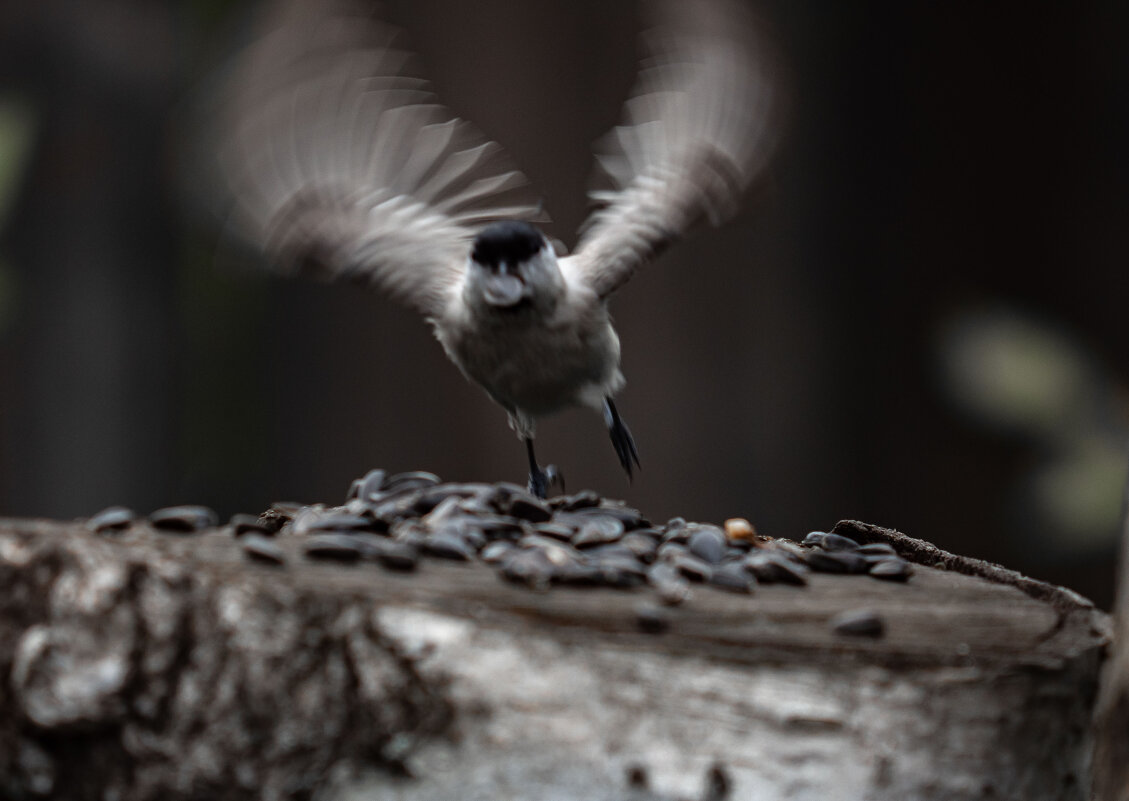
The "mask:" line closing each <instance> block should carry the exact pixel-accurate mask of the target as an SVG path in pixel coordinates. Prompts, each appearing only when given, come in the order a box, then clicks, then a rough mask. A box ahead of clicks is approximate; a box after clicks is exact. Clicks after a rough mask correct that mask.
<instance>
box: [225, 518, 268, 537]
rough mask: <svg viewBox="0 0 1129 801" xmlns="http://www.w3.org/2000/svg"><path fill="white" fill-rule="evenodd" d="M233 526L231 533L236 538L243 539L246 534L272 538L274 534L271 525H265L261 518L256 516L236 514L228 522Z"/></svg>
mask: <svg viewBox="0 0 1129 801" xmlns="http://www.w3.org/2000/svg"><path fill="white" fill-rule="evenodd" d="M227 524H228V525H229V526H231V533H232V534H234V535H235V536H236V537H241V536H243V535H244V534H261V535H265V536H270V535H272V534H274V531H272V530H271V528H270V526H269V524H267V523H264V522H263V521H262V519H261V518H259V517H257V516H255V515H245V514H235V515H232V516H231V519H230V520H228V521H227Z"/></svg>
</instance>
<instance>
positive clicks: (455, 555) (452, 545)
mask: <svg viewBox="0 0 1129 801" xmlns="http://www.w3.org/2000/svg"><path fill="white" fill-rule="evenodd" d="M423 550H424V552H425V553H427V554H429V555H431V556H437V557H439V558H440V559H451V560H454V561H459V562H469V561H470V560H471V559H473V558H474V553H475V551H474V548H472V547H471V546H470V545H468V544H467V542H466V540H464V539H463V538H462V537H459V536H457V535H455V534H453V533H451V532H450V531H446V530H444V531H437V532H435V533H434V534H432V535H431V536H430V537H428V538H426V539H425V540H424V541H423Z"/></svg>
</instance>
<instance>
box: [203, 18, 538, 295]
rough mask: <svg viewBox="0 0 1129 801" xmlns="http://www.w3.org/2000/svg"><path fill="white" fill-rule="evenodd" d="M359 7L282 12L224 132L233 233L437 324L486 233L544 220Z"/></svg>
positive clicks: (247, 62) (266, 31)
mask: <svg viewBox="0 0 1129 801" xmlns="http://www.w3.org/2000/svg"><path fill="white" fill-rule="evenodd" d="M372 8H373V7H372V4H371V3H367V4H366V3H361V2H357V1H356V0H306V2H293V1H284V2H281V3H278V4H276V6H274V7H273V8H272V9H271V13H269V14H268V16H267V17H266V19H265V20H264V23H265V24H264V26H263V29H262V30H263V33H262V35H261V36H260V37H259V38H258V39H256V40H255V41H254V43H253V44H251V45H250V46H249V47H248V48H247V49H246V50H245V51H244V52H243V53H242V55H241V57H240V58H239V60H238V61H237V63H236V64H235V65H234V69H233V71H232V74H231V75H230V78H229V79H228V80H227V81H226V83H225V86H224V89H223V93H222V97H221V101H220V104H219V111H218V114H217V117H216V119H215V120H214V122H215V124H216V125H217V126H218V131H217V137H218V157H219V161H220V168H221V173H222V179H223V181H224V182H225V183H226V185H227V191H228V192H229V194H230V197H231V200H232V209H231V218H230V219H231V223H232V225H233V227H234V229H235V230H236V231H237V232H239V233H241V234H242V235H243V236H245V237H247V238H249V239H250V240H251V241H252V242H253V243H254V244H256V245H257V246H259V247H261V248H262V249H264V250H265V251H266V252H267V254H268V255H269V256H270V258H271V260H272V261H273V262H274V263H275V264H276V265H277V266H279V267H280V268H283V269H298V270H303V271H308V272H315V273H320V274H323V275H325V276H327V277H331V278H349V279H354V280H359V281H363V282H367V283H373V284H376V285H378V286H380V287H381V288H383V289H385V290H387V291H389V292H390V293H391V294H392V295H393V296H394V297H396V298H397V299H399V300H401V301H403V302H406V303H408V304H409V305H411V306H414V307H416V308H417V309H419V310H420V311H421V312H423V313H424V314H427V315H433V314H437V313H438V312H439V310H440V309H441V306H442V304H443V302H444V300H445V299H446V297H448V294H449V292H450V291H451V290H452V289H453V287H455V286H457V285H458V283H459V280H460V278H461V275H462V271H463V269H464V267H465V262H466V258H467V253H468V251H469V247H470V245H469V243H470V240H471V239H472V238H473V236H474V234H475V231H476V229H477V228H478V227H481V226H482V225H484V224H486V223H489V222H491V221H495V220H499V219H527V220H530V219H536V218H538V216H539V215H540V203H539V201H538V199H537V198H536V196H535V195H534V194H533V193H532V191H531V190H530V188H529V186H528V182H527V181H526V179H525V177H524V176H523V175H522V174H521V173H520V172H519V171H518V170H517V169H515V168H514V167H513V165H512V164H511V163H510V162H509V160H508V159H507V157H506V156H505V154H503V153H502V151H501V148H500V147H499V146H498V145H496V144H494V143H492V142H490V141H488V140H486V138H485V137H483V136H482V135H481V134H480V133H479V132H478V131H476V130H475V129H474V128H473V127H472V126H471V125H470V124H469V123H467V122H464V121H462V120H459V119H455V118H453V117H452V115H451V114H450V113H449V112H448V111H447V109H445V108H443V107H442V106H440V105H438V104H437V103H436V102H435V98H434V96H433V95H432V94H431V93H430V92H429V91H428V89H427V85H426V83H425V82H424V81H423V80H422V79H420V78H419V77H418V74H417V72H416V70H415V69H414V67H413V63H412V62H413V58H412V56H411V55H410V54H409V53H408V52H407V51H406V50H404V49H403V47H402V46H401V44H400V39H401V34H400V33H399V31H398V30H397V29H395V28H393V27H392V26H390V25H388V24H386V23H384V22H382V21H381V20H379V19H377V18H376V17H374V16H373V11H372Z"/></svg>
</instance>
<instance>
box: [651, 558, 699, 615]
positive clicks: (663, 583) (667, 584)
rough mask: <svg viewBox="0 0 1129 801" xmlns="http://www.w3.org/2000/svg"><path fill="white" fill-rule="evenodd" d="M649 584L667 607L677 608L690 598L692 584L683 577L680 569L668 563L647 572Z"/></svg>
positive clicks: (658, 564) (659, 563)
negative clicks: (676, 606)
mask: <svg viewBox="0 0 1129 801" xmlns="http://www.w3.org/2000/svg"><path fill="white" fill-rule="evenodd" d="M647 583H648V584H650V585H651V587H652V588H653V589H654V591H655V593H656V594H657V595H658V596H659V600H660V601H662V602H663V603H664V604H666V605H667V606H675V605H677V604H680V603H682V602H683V601H685V600H686V599H687V598H689V597H690V582H688V581H687V580H686V579H685V578H683V577H682V574H681V573H680V572H679V571H678V568H676V567H674V565H671V564H669V563H667V562H658V563H656V564H654V565H652V566H651V569H650V570H648V571H647Z"/></svg>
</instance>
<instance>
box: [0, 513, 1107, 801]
mask: <svg viewBox="0 0 1129 801" xmlns="http://www.w3.org/2000/svg"><path fill="white" fill-rule="evenodd" d="M834 532H835V533H838V534H842V535H846V536H849V537H851V538H853V539H855V540H856V541H858V542H859V543H876V542H884V543H888V544H890V545H891V546H893V548H894V549H895V550H896V551H897V552H898V553H899V554H900V555H901V556H902V557H903V558H905V559H907V560H909V561H911V562H912V563H913V564H914V573H913V576H912V577H911V578H910V579H909V580H908V581H907V582H904V583H899V582H884V581H878V580H874V579H872V578H868V577H867V576H859V575H833V574H825V573H819V572H812V573H810V574H809V575H808V576H807V585H806V586H790V585H787V584H781V583H773V584H762V585H760V586H758V587H756V589H755V592H753V594H752V595H749V594H745V593H735V592H726V591H724V590H723V589H719V588H715V587H713V586H708V585H705V584H700V585H694V586H693V589H692V597H691V598H689V599H688V600H686V601H685V602H683V603H681V604H680V605H677V606H662V605H661V604H658V603H657V602H656V601H655V599H654V595H653V593H651V591H650V590H649V589H648V588H646V587H635V588H628V589H608V588H600V587H565V586H553V587H552V588H551V589H548V590H541V591H537V590H532V589H529V588H528V587H526V586H522V585H519V584H514V583H510V582H506V581H502V580H499V578H498V575H497V573H496V571H495V570H494V569H493V568H491V567H490V566H488V565H486V564H483V563H481V562H473V561H472V562H468V563H455V562H453V561H449V560H442V559H430V558H427V559H424V560H422V561H421V562H420V563H419V566H418V568H417V569H416V570H414V571H412V572H397V571H395V570H389V569H385V568H382V567H380V566H378V565H376V564H373V563H370V562H368V561H366V560H364V559H358V560H357V561H355V562H353V563H351V564H341V563H337V562H330V561H324V562H323V561H319V562H314V561H311V560H309V559H306V558H305V557H304V556H303V548H304V543H303V537H301V536H299V535H298V534H294V535H287V534H286V532H285V530H284V531H283V533H281V534H279V535H278V536H276V537H275V538H274V540H273V544H274V546H277V550H275V551H272V552H271V553H269V554H266V555H265V556H264V555H260V556H259V557H258V558H257V559H251V558H248V556H247V554H246V552H245V550H244V549H242V548H241V543H240V541H239V540H238V539H237V538H235V537H233V536H232V534H231V531H230V529H215V528H213V529H209V530H206V531H202V532H198V533H194V534H171V533H164V532H160V531H157V530H156V529H154V528H153V527H152V526H151V525H150V524H148V523H146V522H134V523H133V524H132V525H131V526H130V527H129V528H128V529H126V530H124V531H121V532H116V533H111V534H104V533H103V534H99V533H93V532H92V531H90V530H89V529H88V527H86V526H84V525H83V524H82V523H60V522H50V521H42V520H0V580H2V582H3V586H4V588H5V590H4V594H3V596H2V601H0V603H2V608H0V671H2V673H3V678H4V681H3V682H2V683H0V688H2V689H0V713H2V714H0V742H2V743H3V747H2V748H0V760H2V775H3V778H2V779H0V786H2V787H3V796H4V797H8V798H35V797H51V798H67V799H74V800H75V801H81V800H82V799H114V798H116V799H123V800H124V799H130V800H131V801H148V799H161V801H172V799H197V798H209V799H245V798H246V799H250V798H264V799H284V798H285V799H291V798H317V799H342V800H343V801H344V800H346V799H402V800H403V801H425V800H426V801H441V800H442V801H471V799H483V800H484V801H501V800H502V799H544V800H545V801H548V800H550V799H552V800H554V801H555V800H556V799H560V801H565V800H566V799H567V800H568V801H574V800H575V799H590V800H591V801H602V800H604V799H606V800H607V801H612V800H613V799H614V800H615V801H622V800H623V799H636V800H637V801H645V800H650V801H660V800H661V801H681V800H682V799H687V801H698V799H702V800H703V801H721V799H725V798H732V799H757V798H765V799H767V798H793V799H821V800H822V799H839V798H842V799H863V798H868V799H899V801H901V800H902V799H956V798H960V799H966V798H968V799H971V798H986V799H987V798H992V799H1010V798H1022V799H1027V801H1037V800H1038V799H1085V798H1088V797H1089V792H1090V753H1091V747H1092V738H1091V733H1090V717H1091V713H1092V709H1093V704H1094V699H1095V695H1096V691H1097V682H1098V673H1099V667H1100V664H1101V660H1102V657H1103V654H1104V651H1105V648H1106V646H1107V643H1108V642H1109V636H1110V634H1109V621H1108V619H1107V617H1106V616H1105V615H1103V614H1102V613H1101V612H1099V611H1097V610H1095V609H1094V608H1093V607H1092V605H1091V604H1090V603H1089V602H1087V601H1086V600H1085V599H1083V598H1081V597H1079V596H1078V595H1076V594H1074V593H1072V592H1070V591H1069V590H1065V589H1062V588H1059V587H1052V586H1048V585H1046V584H1042V583H1040V582H1037V581H1033V580H1031V579H1027V578H1024V577H1022V576H1020V575H1018V574H1016V573H1014V572H1011V571H1008V570H1005V569H1003V568H1000V567H998V566H994V565H989V564H985V563H982V562H977V561H974V560H970V559H965V558H961V557H958V556H954V555H952V554H948V553H945V552H943V551H940V550H938V549H936V548H934V547H933V546H931V545H929V544H927V543H924V542H921V541H918V540H914V539H911V538H909V537H906V536H904V535H902V534H899V533H897V532H894V531H890V530H887V529H882V528H878V527H875V526H869V525H865V524H861V523H855V522H843V523H840V524H839V525H838V526H836V527H835V529H834ZM762 545H763V543H762ZM789 547H793V548H794V546H789ZM276 557H280V558H281V559H283V560H284V563H283V564H273V563H271V562H270V559H273V558H276ZM858 610H869V612H870V613H872V614H871V615H870V616H869V617H868V616H867V615H865V614H864V615H859V616H856V619H855V623H857V622H858V621H859V620H862V621H864V623H865V621H867V620H870V621H871V622H873V621H875V620H877V621H879V625H878V626H877V627H875V626H867V625H862V626H858V625H855V624H854V623H852V621H850V620H847V621H846V622H843V621H842V620H840V625H839V628H838V629H837V630H836V629H834V628H832V625H831V622H832V621H833V620H835V619H837V616H840V615H842V613H844V612H848V613H849V612H854V611H858ZM851 632H854V633H853V634H852V633H851Z"/></svg>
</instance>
